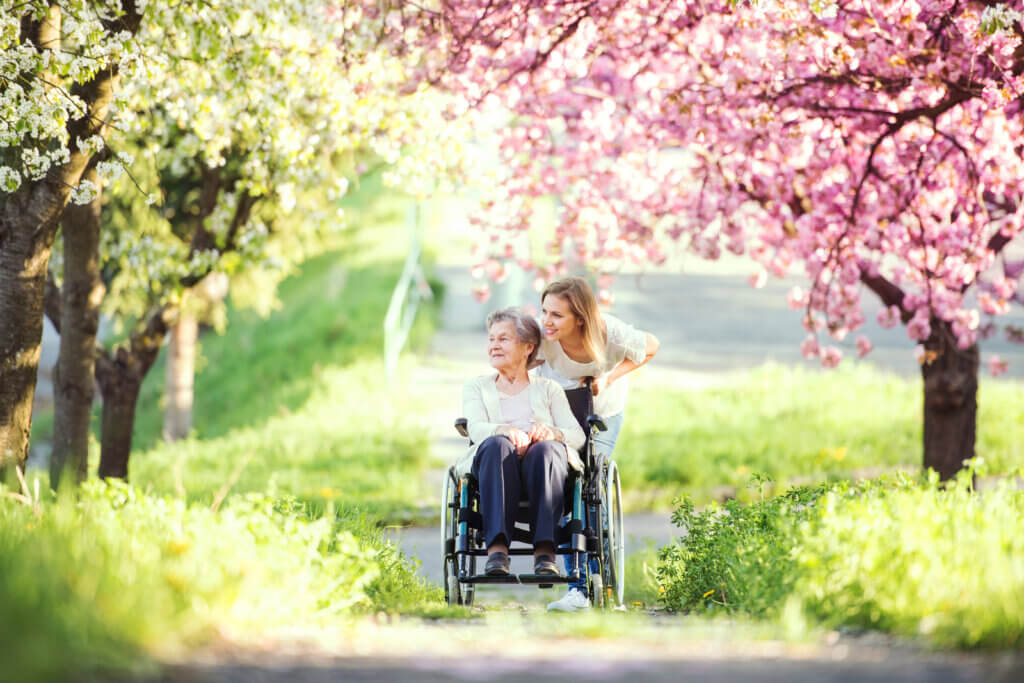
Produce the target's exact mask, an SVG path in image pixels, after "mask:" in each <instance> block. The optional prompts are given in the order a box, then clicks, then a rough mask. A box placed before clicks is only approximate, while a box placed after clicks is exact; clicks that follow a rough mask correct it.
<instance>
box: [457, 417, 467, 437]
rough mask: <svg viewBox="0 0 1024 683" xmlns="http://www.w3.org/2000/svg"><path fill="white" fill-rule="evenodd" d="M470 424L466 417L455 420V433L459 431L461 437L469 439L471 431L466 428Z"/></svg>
mask: <svg viewBox="0 0 1024 683" xmlns="http://www.w3.org/2000/svg"><path fill="white" fill-rule="evenodd" d="M468 424H469V420H467V419H466V418H464V417H460V418H458V419H457V420H455V431H457V432H458V433H459V435H460V436H464V437H466V438H467V439H468V438H469V430H468V429H466V426H467V425H468Z"/></svg>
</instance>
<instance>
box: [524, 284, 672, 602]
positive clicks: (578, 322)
mask: <svg viewBox="0 0 1024 683" xmlns="http://www.w3.org/2000/svg"><path fill="white" fill-rule="evenodd" d="M541 323H542V325H543V331H544V336H543V339H542V340H541V345H540V350H539V353H538V354H537V360H538V361H543V364H542V365H541V366H540V367H539V368H538V370H537V374H538V375H539V376H541V377H547V378H550V379H553V380H555V381H556V382H558V383H559V384H560V385H562V388H563V389H571V388H574V387H578V386H580V385H581V383H582V382H583V380H584V378H586V377H592V378H593V382H592V383H591V387H592V390H593V392H594V412H596V413H597V414H598V415H600V416H601V417H602V418H604V423H605V425H607V427H608V431H605V432H601V433H599V434H597V435H596V436H594V438H593V443H594V451H595V453H600V454H604V455H605V456H606V457H607V456H610V455H611V453H612V450H614V448H615V442H616V440H617V439H618V437H619V431H620V430H621V429H622V422H623V418H624V414H625V410H626V399H627V397H628V394H629V387H628V382H627V379H626V376H627V375H628V374H629V373H631V372H633V371H634V370H636V369H637V368H639V367H640V366H642V365H644V364H646V363H647V362H648V361H649V360H651V358H653V357H654V355H655V354H656V353H657V352H658V346H659V343H658V340H657V338H656V337H655V336H654V335H652V334H651V333H649V332H644V331H642V330H638V329H636V328H635V327H632V326H631V325H628V324H626V323H624V322H622V321H621V320H619V319H618V318H616V317H614V316H611V315H608V314H607V313H601V311H600V310H599V309H598V307H597V299H596V298H595V297H594V291H593V290H592V289H591V288H590V285H589V284H587V281H586V280H584V279H583V278H579V277H567V278H563V279H561V280H556V281H554V282H552V283H551V284H550V285H548V286H547V288H546V289H545V290H544V292H543V293H542V294H541ZM572 562H573V558H572V557H571V556H569V555H567V556H566V569H567V571H572V570H573V568H574V567H573V566H572ZM581 574H583V576H581V579H580V582H579V583H577V584H574V585H571V586H569V591H568V593H566V595H565V596H564V597H562V598H561V599H559V600H556V601H555V602H552V603H551V604H549V605H548V609H549V610H561V611H577V610H582V609H587V608H588V607H590V601H589V600H588V599H587V579H586V576H585V571H584V572H581Z"/></svg>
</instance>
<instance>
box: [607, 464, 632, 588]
mask: <svg viewBox="0 0 1024 683" xmlns="http://www.w3.org/2000/svg"><path fill="white" fill-rule="evenodd" d="M602 489H603V496H602V498H603V499H604V506H603V507H604V509H603V510H602V515H601V516H602V518H603V519H602V527H603V528H602V539H601V540H602V546H603V547H602V551H603V552H602V554H603V555H604V557H603V558H602V559H603V561H602V562H601V568H602V573H603V574H604V582H603V583H604V586H603V587H604V590H605V595H604V596H602V597H603V598H604V600H605V605H606V606H608V607H621V606H622V604H623V599H624V597H625V588H626V584H625V569H626V543H625V535H624V533H623V528H622V485H621V482H620V480H619V468H618V466H617V465H616V464H615V463H614V462H609V463H608V467H607V469H606V472H605V476H604V481H603V482H602ZM609 603H610V604H609Z"/></svg>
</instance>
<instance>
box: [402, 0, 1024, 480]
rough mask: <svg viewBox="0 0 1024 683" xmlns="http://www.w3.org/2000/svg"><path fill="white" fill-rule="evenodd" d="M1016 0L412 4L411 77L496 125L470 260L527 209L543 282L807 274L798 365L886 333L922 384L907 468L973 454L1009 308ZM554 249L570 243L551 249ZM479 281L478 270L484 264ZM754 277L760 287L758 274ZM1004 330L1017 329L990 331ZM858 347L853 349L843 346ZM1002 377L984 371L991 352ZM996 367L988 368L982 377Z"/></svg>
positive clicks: (502, 245)
mask: <svg viewBox="0 0 1024 683" xmlns="http://www.w3.org/2000/svg"><path fill="white" fill-rule="evenodd" d="M1021 5H1022V2H1021V1H1020V0H1014V1H1013V2H1007V3H996V2H991V1H987V0H967V1H965V0H834V1H832V0H809V1H808V0H762V1H760V2H757V3H749V4H748V3H746V2H741V3H736V2H729V1H728V0H702V1H700V2H698V1H696V0H567V1H564V2H552V1H550V0H510V1H507V2H493V1H491V0H458V2H455V1H445V2H443V3H442V6H441V9H440V10H439V11H438V12H426V11H422V10H421V11H419V13H417V12H415V11H413V9H412V6H411V4H410V5H404V6H403V7H402V10H401V11H402V12H405V13H407V16H406V17H405V18H408V19H410V20H413V19H415V20H417V21H421V22H423V23H425V24H426V26H427V27H428V28H427V30H426V32H425V35H427V36H428V37H429V40H430V41H432V44H433V46H434V47H435V48H437V50H438V54H439V55H442V56H443V58H442V59H438V60H436V61H435V63H434V64H433V65H432V66H433V67H434V70H432V71H430V72H429V73H428V74H427V75H428V77H431V78H434V79H437V80H441V81H443V82H445V83H446V84H447V85H448V86H450V87H454V88H456V89H457V90H459V91H460V92H461V93H463V94H464V95H465V96H466V97H467V98H469V99H470V100H472V101H475V102H482V101H487V100H488V99H494V100H498V101H500V102H501V103H502V104H503V105H504V106H506V107H507V108H509V110H510V111H511V112H512V115H513V118H512V120H511V122H510V124H509V126H508V128H507V129H506V130H505V131H504V133H503V141H502V144H501V154H502V161H503V169H504V173H503V174H502V176H501V178H500V180H499V182H498V183H496V185H495V188H496V189H495V192H494V194H493V196H492V197H490V198H489V199H488V200H487V201H486V202H485V205H484V211H483V212H482V213H481V215H480V216H479V222H480V224H481V225H482V227H484V228H485V230H486V233H485V234H487V237H486V238H485V241H484V245H485V247H486V252H487V253H486V254H482V257H483V258H486V257H490V258H499V259H501V258H518V259H519V260H520V262H521V263H522V264H523V265H526V266H528V267H532V266H533V265H534V264H533V262H531V261H530V260H528V259H527V258H525V256H524V255H523V254H522V252H521V248H522V245H523V244H524V243H525V242H526V238H525V236H524V233H525V231H526V229H527V227H528V226H529V223H530V219H531V211H532V202H531V200H533V199H534V198H537V197H542V196H556V197H557V198H558V199H559V201H560V209H559V211H560V220H559V225H558V227H557V230H556V233H555V235H554V240H553V244H552V245H551V249H550V250H549V256H550V258H549V260H548V262H547V263H546V264H545V265H544V266H543V267H539V275H540V276H541V277H547V276H550V275H551V274H552V273H557V272H559V271H560V270H562V269H564V268H565V266H566V258H567V257H568V258H572V259H574V260H576V261H578V262H582V263H585V264H587V265H589V266H591V267H592V268H594V269H595V270H596V271H598V272H604V273H610V272H614V271H615V270H616V268H618V267H619V266H620V265H621V264H622V263H623V262H624V261H628V260H634V261H641V262H653V263H659V262H661V261H663V260H664V259H665V258H666V250H667V249H668V248H669V247H670V246H671V245H673V244H675V243H678V244H679V245H680V246H681V248H686V249H689V250H691V251H693V252H695V253H696V254H699V255H700V256H702V257H705V258H708V259H716V258H719V256H720V255H721V254H722V251H723V250H727V251H730V252H733V253H735V254H745V255H748V256H749V257H751V258H752V259H753V260H754V261H756V262H757V263H758V264H759V268H763V269H764V272H767V273H772V274H774V275H776V276H779V277H781V276H783V275H784V274H785V273H786V272H787V271H788V270H789V269H790V268H791V267H792V266H794V265H796V266H802V268H803V270H804V271H805V273H806V275H807V278H808V279H809V286H806V287H805V288H804V289H802V290H801V289H794V291H793V292H792V293H791V295H790V303H791V305H793V306H794V307H797V308H799V309H802V310H804V311H805V315H804V316H803V324H804V327H805V328H806V329H807V332H808V338H807V340H806V341H805V343H804V344H803V345H802V349H803V352H804V353H805V354H806V355H807V356H809V357H817V358H820V360H821V362H822V364H823V365H825V366H834V365H835V364H837V363H838V362H839V361H840V359H841V357H842V351H841V349H840V348H839V347H838V346H836V345H835V341H841V340H842V339H844V337H846V336H847V335H849V334H852V333H855V332H856V331H857V330H858V328H860V327H861V325H862V324H863V323H864V314H863V312H862V308H861V297H862V294H863V293H864V292H865V291H870V292H872V293H873V294H874V295H875V296H877V297H879V298H880V299H881V301H882V302H883V304H884V306H885V309H884V311H883V313H882V315H881V316H880V317H881V322H882V323H883V324H886V325H897V324H903V325H904V326H905V327H906V331H907V335H908V337H909V344H910V345H916V346H917V349H916V350H917V354H918V356H919V359H920V360H921V363H922V364H921V372H922V376H923V379H924V465H925V466H926V467H931V468H934V469H935V470H937V471H938V472H939V473H940V475H941V476H942V477H944V478H945V477H949V476H951V475H952V474H953V473H955V472H956V471H957V470H958V469H960V468H961V466H962V463H963V461H964V460H965V459H967V458H970V457H972V456H973V454H974V443H975V422H976V412H977V398H976V394H977V384H978V365H979V352H978V341H979V339H983V338H984V337H985V336H987V335H989V334H992V333H993V332H995V331H996V325H995V322H994V320H995V318H996V317H997V316H999V315H1000V314H1003V313H1005V312H1007V311H1008V310H1009V307H1010V305H1011V302H1012V301H1014V300H1016V301H1017V302H1018V303H1019V302H1022V301H1024V299H1022V298H1021V293H1020V292H1019V289H1018V286H1019V282H1020V275H1021V271H1022V264H1021V263H1013V262H1011V261H1010V260H1008V258H1007V256H1006V254H1005V253H1004V248H1005V247H1006V246H1007V244H1008V243H1010V241H1011V240H1012V239H1013V238H1014V236H1015V235H1017V234H1018V232H1019V231H1020V230H1021V222H1022V217H1024V204H1022V201H1021V200H1022V197H1024V163H1022V148H1024V137H1022V130H1021V128H1022V103H1024V45H1022V42H1021V37H1022V35H1024V33H1022V29H1021V14H1020V10H1021V9H1022V8H1021ZM566 244H571V245H572V248H571V249H568V250H567V249H566V248H565V246H564V245H566ZM492 270H494V269H492ZM763 277H764V276H763V275H759V276H756V277H755V278H754V280H755V283H754V284H757V282H756V280H760V281H762V282H763ZM1006 333H1007V334H1008V335H1010V336H1011V337H1016V338H1018V339H1019V338H1020V337H1021V330H1017V329H1010V328H1008V329H1006ZM856 346H857V349H858V352H859V353H860V354H867V353H869V352H870V349H871V343H870V341H869V340H868V339H867V338H865V337H863V336H861V337H858V339H857V340H856ZM997 366H998V361H997ZM997 366H994V367H997Z"/></svg>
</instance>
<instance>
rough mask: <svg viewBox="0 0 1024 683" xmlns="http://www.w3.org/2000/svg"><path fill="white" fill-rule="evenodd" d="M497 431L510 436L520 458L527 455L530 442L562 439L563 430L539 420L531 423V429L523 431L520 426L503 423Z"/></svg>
mask: <svg viewBox="0 0 1024 683" xmlns="http://www.w3.org/2000/svg"><path fill="white" fill-rule="evenodd" d="M497 433H498V434H500V435H502V436H507V437H508V439H509V441H511V442H512V445H513V446H515V448H516V455H518V456H519V457H520V458H522V457H523V456H524V455H526V449H527V448H529V447H530V444H534V443H537V442H538V441H561V440H562V436H561V432H559V431H558V430H556V429H552V428H551V427H549V426H547V425H545V424H540V423H539V422H534V423H533V424H531V425H530V430H529V431H523V430H522V429H519V428H518V427H512V426H510V425H503V426H501V427H499V428H498V431H497Z"/></svg>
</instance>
